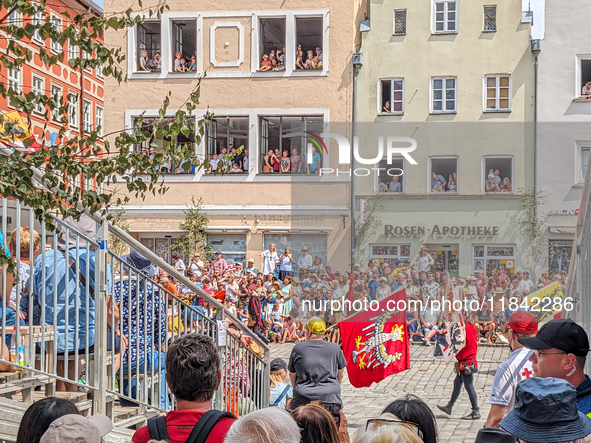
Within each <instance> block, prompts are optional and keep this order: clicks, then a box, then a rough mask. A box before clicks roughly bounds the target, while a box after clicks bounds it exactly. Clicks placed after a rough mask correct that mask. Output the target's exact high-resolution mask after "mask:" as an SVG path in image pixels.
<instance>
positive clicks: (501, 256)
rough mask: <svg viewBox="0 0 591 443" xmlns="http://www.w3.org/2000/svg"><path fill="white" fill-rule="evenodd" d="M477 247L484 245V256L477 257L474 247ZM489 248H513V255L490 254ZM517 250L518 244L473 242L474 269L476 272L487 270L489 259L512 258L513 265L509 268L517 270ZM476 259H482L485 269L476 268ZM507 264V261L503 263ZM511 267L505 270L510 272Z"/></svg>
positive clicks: (506, 259)
mask: <svg viewBox="0 0 591 443" xmlns="http://www.w3.org/2000/svg"><path fill="white" fill-rule="evenodd" d="M476 247H484V255H483V256H482V257H476V255H475V254H474V248H476ZM488 248H513V255H488ZM516 251H517V245H515V244H494V243H493V244H490V243H473V244H472V251H471V254H470V255H471V256H472V270H473V271H474V272H476V271H485V272H486V270H487V269H486V261H487V260H505V261H508V260H511V261H513V267H512V268H509V269H513V270H515V268H517V259H516V257H517V256H516V255H515V252H516ZM476 260H482V266H483V269H476ZM503 264H506V263H503ZM509 269H507V268H505V270H506V271H507V273H509Z"/></svg>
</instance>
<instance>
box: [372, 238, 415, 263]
mask: <svg viewBox="0 0 591 443" xmlns="http://www.w3.org/2000/svg"><path fill="white" fill-rule="evenodd" d="M393 246H396V248H397V254H395V255H383V254H382V255H380V254H374V253H373V248H374V247H377V248H380V247H381V248H391V247H393ZM369 247H370V250H369V251H370V253H369V258H370V259H376V260H383V262H386V260H398V259H401V260H406V259H408V260H411V259H412V257H411V255H410V251H411V248H412V245H411V244H410V243H377V244H372V245H370V246H369ZM402 247H408V251H409V255H400V254H401V251H402ZM383 262H380V263H383Z"/></svg>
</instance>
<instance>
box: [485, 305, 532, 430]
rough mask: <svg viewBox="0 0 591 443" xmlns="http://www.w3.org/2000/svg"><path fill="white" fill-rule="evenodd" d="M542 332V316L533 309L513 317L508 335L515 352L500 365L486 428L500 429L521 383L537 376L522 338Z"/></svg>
mask: <svg viewBox="0 0 591 443" xmlns="http://www.w3.org/2000/svg"><path fill="white" fill-rule="evenodd" d="M537 332H538V319H537V318H536V317H534V316H533V315H532V314H530V313H529V312H524V311H517V312H515V313H513V314H512V315H511V317H509V322H508V323H507V338H508V340H509V347H510V348H511V351H512V352H511V355H510V356H509V359H508V360H506V361H504V362H503V363H501V364H500V365H499V369H497V373H496V374H495V380H494V381H493V385H492V392H491V395H490V412H489V414H488V418H487V419H486V427H489V428H498V427H499V422H500V421H501V420H502V419H503V418H505V416H506V415H507V414H508V413H509V412H511V410H512V409H513V404H514V403H515V390H516V389H517V385H518V384H519V383H520V382H521V381H523V380H525V379H527V378H530V377H532V376H533V367H532V362H531V361H529V357H530V356H531V354H532V351H531V350H529V349H527V348H525V347H523V345H522V344H521V343H519V341H518V340H519V339H522V338H526V337H533V336H535V335H536V334H537Z"/></svg>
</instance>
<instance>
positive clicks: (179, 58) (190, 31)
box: [152, 20, 197, 72]
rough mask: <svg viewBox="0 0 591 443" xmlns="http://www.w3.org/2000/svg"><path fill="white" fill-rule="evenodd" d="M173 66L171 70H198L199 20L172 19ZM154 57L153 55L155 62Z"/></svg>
mask: <svg viewBox="0 0 591 443" xmlns="http://www.w3.org/2000/svg"><path fill="white" fill-rule="evenodd" d="M171 30H172V48H171V49H172V54H174V57H172V66H171V72H195V71H197V57H196V54H197V21H196V20H173V21H172V27H171ZM153 60H154V57H152V63H153Z"/></svg>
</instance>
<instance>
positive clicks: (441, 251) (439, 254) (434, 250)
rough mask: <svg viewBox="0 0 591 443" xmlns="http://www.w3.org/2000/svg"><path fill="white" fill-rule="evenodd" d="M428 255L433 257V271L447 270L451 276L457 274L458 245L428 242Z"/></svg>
mask: <svg viewBox="0 0 591 443" xmlns="http://www.w3.org/2000/svg"><path fill="white" fill-rule="evenodd" d="M425 246H427V248H429V255H431V257H433V262H434V263H433V271H441V272H443V271H447V272H449V273H450V274H451V275H452V276H457V275H458V274H459V256H460V251H459V245H458V244H447V245H442V244H430V245H425Z"/></svg>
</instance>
